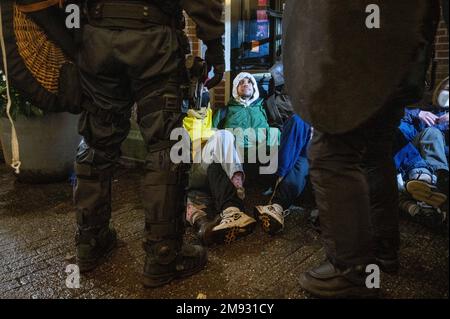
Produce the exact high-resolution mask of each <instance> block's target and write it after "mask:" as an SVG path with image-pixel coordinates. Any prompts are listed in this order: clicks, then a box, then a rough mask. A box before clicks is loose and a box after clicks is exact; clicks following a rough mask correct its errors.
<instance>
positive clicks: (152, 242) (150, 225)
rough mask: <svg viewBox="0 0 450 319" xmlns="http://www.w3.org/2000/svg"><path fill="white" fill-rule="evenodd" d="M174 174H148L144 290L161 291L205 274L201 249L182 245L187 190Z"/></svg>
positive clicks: (202, 249)
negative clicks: (180, 279)
mask: <svg viewBox="0 0 450 319" xmlns="http://www.w3.org/2000/svg"><path fill="white" fill-rule="evenodd" d="M176 175H178V174H174V173H172V172H170V173H169V172H160V173H148V174H147V176H146V178H145V180H144V185H143V196H144V207H145V211H146V225H145V227H146V239H145V241H144V250H145V251H146V259H145V265H144V279H143V284H144V286H145V287H159V286H162V285H165V284H168V283H169V282H171V281H172V280H174V279H177V278H185V277H188V276H191V275H193V274H195V273H197V272H198V271H200V270H202V269H203V268H204V266H205V265H206V262H207V254H206V249H204V248H203V247H202V246H196V245H188V244H183V233H184V228H183V221H182V214H183V206H184V205H183V201H184V196H183V195H184V187H183V186H182V183H181V182H180V180H179V178H177V176H176Z"/></svg>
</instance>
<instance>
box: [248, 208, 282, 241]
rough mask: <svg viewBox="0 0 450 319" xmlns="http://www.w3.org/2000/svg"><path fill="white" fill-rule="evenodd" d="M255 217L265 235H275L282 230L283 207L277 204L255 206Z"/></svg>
mask: <svg viewBox="0 0 450 319" xmlns="http://www.w3.org/2000/svg"><path fill="white" fill-rule="evenodd" d="M255 217H256V218H257V219H258V220H260V221H261V226H262V228H263V230H264V231H265V232H266V233H269V234H272V235H273V234H276V233H278V232H280V231H282V230H283V228H284V215H283V207H281V205H278V204H273V205H266V206H255Z"/></svg>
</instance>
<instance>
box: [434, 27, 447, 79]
mask: <svg viewBox="0 0 450 319" xmlns="http://www.w3.org/2000/svg"><path fill="white" fill-rule="evenodd" d="M435 47H436V56H435V61H436V62H437V69H436V85H437V84H439V82H441V81H442V80H443V79H444V78H446V77H447V76H448V31H447V25H446V24H445V22H444V21H443V20H442V21H441V22H440V23H439V28H438V31H437V35H436V44H435Z"/></svg>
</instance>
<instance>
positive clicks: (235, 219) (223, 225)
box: [212, 207, 256, 244]
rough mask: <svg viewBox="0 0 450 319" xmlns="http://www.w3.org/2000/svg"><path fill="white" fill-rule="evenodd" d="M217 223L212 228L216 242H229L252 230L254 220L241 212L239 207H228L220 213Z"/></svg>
mask: <svg viewBox="0 0 450 319" xmlns="http://www.w3.org/2000/svg"><path fill="white" fill-rule="evenodd" d="M220 217H221V221H220V223H219V225H217V226H216V227H214V228H213V230H212V232H213V233H214V239H215V241H217V242H223V243H225V244H230V243H232V242H234V241H235V240H237V239H238V238H240V237H243V236H246V235H248V234H250V233H251V232H252V231H253V228H254V226H255V224H256V220H255V219H253V218H252V217H250V216H248V215H246V214H245V213H243V212H241V211H240V210H239V208H236V207H229V208H227V209H225V210H224V211H223V212H222V213H221V214H220Z"/></svg>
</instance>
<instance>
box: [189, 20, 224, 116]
mask: <svg viewBox="0 0 450 319" xmlns="http://www.w3.org/2000/svg"><path fill="white" fill-rule="evenodd" d="M185 30H186V34H187V36H188V37H189V40H190V42H191V50H192V54H193V55H194V56H200V55H201V52H202V50H201V48H202V41H201V40H199V39H198V38H197V36H196V26H195V22H194V21H192V19H190V18H189V17H188V16H186V29H185ZM211 105H212V106H213V107H214V108H217V107H222V106H224V105H225V81H222V83H221V84H219V85H217V86H216V87H215V88H214V89H213V92H211Z"/></svg>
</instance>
